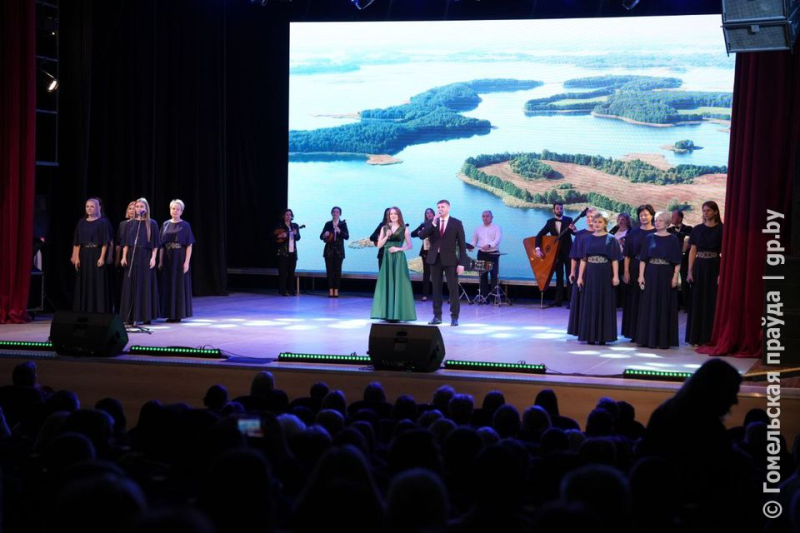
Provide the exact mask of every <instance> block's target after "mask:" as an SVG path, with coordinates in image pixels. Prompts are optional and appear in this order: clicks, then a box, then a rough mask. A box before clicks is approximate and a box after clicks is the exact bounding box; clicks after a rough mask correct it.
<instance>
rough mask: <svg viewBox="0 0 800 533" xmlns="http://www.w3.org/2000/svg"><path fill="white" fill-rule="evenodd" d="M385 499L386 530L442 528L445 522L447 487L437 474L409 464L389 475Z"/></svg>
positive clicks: (403, 531) (436, 529)
mask: <svg viewBox="0 0 800 533" xmlns="http://www.w3.org/2000/svg"><path fill="white" fill-rule="evenodd" d="M386 499H387V507H388V509H387V514H388V516H387V518H388V522H387V525H388V528H389V531H390V532H397V533H409V532H434V531H444V530H445V529H446V526H447V517H448V498H447V490H446V489H445V486H444V483H442V480H441V479H439V476H437V475H436V474H434V473H433V472H431V471H430V470H426V469H424V468H413V469H411V470H407V471H405V472H402V473H400V474H398V475H397V476H395V477H394V479H392V483H391V485H390V486H389V492H388V493H387V496H386Z"/></svg>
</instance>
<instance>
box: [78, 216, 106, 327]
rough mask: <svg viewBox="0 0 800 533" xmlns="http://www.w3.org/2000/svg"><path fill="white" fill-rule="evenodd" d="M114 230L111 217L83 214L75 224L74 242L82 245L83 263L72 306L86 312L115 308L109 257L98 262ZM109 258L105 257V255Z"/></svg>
mask: <svg viewBox="0 0 800 533" xmlns="http://www.w3.org/2000/svg"><path fill="white" fill-rule="evenodd" d="M113 233H114V230H113V228H112V227H111V223H109V221H108V219H106V218H104V217H100V218H98V219H97V220H92V221H89V220H86V219H85V218H82V219H80V220H79V221H78V225H77V226H75V234H74V236H73V239H72V245H73V246H80V250H79V251H78V257H79V258H80V261H81V266H80V268H79V269H78V270H77V272H76V273H75V295H74V297H73V303H72V308H73V310H75V311H80V312H82V313H108V312H110V311H111V293H110V292H109V290H108V280H107V271H108V267H107V266H105V261H104V262H103V266H102V267H98V266H97V261H98V260H99V259H100V252H101V251H102V250H103V246H104V245H109V246H110V243H111V239H112V235H113ZM104 259H105V258H104Z"/></svg>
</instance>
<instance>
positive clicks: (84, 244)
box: [81, 242, 100, 248]
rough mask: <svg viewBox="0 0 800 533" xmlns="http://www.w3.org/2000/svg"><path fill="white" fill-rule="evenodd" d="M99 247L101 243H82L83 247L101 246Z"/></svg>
mask: <svg viewBox="0 0 800 533" xmlns="http://www.w3.org/2000/svg"><path fill="white" fill-rule="evenodd" d="M99 247H100V245H99V244H95V243H93V242H86V243H83V244H81V248H99Z"/></svg>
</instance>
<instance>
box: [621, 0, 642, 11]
mask: <svg viewBox="0 0 800 533" xmlns="http://www.w3.org/2000/svg"><path fill="white" fill-rule="evenodd" d="M638 4H639V0H622V7H624V8H625V9H627V10H628V11H630V10H631V9H633V8H634V7H636V6H637V5H638Z"/></svg>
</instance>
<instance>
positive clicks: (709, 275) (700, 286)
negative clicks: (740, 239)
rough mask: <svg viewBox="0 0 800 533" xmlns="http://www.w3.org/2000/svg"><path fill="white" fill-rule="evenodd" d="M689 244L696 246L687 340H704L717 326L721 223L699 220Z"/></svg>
mask: <svg viewBox="0 0 800 533" xmlns="http://www.w3.org/2000/svg"><path fill="white" fill-rule="evenodd" d="M689 246H690V247H691V246H697V256H695V259H694V268H693V269H692V279H693V280H694V283H693V284H692V301H691V304H690V305H689V310H688V317H687V319H686V342H688V343H689V344H705V343H707V342H708V341H709V340H711V330H712V329H713V327H714V308H715V307H716V305H717V278H718V277H719V264H720V257H719V254H720V253H721V252H722V224H721V223H720V224H717V225H716V226H713V227H709V226H706V225H705V224H700V225H697V226H695V227H694V228H692V233H691V235H690V236H689Z"/></svg>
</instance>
